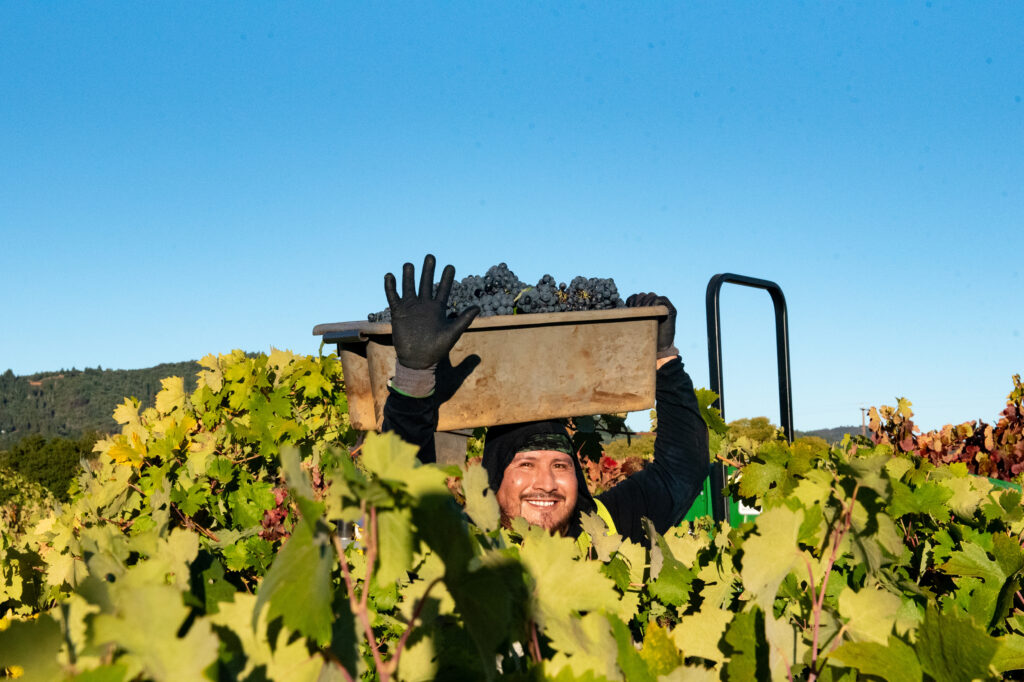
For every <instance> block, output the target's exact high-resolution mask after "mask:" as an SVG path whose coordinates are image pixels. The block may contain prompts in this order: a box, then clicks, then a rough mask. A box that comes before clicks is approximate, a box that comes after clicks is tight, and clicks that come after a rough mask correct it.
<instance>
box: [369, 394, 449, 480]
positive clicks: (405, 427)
mask: <svg viewBox="0 0 1024 682" xmlns="http://www.w3.org/2000/svg"><path fill="white" fill-rule="evenodd" d="M436 430H437V400H436V399H435V397H434V396H429V397H427V398H412V397H410V396H407V395H402V394H401V393H399V392H397V391H396V390H395V389H393V388H390V387H389V388H388V399H387V400H386V401H385V402H384V423H383V425H382V426H381V431H394V432H395V433H397V434H398V435H399V437H400V438H401V439H402V440H404V441H405V442H407V443H412V444H413V445H417V446H419V448H420V452H419V458H420V461H421V462H423V463H424V464H431V463H433V462H435V461H437V454H436V452H435V451H434V431H436Z"/></svg>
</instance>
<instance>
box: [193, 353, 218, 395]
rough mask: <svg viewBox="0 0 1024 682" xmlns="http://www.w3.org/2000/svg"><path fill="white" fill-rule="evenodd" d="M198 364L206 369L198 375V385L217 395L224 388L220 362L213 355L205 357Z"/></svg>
mask: <svg viewBox="0 0 1024 682" xmlns="http://www.w3.org/2000/svg"><path fill="white" fill-rule="evenodd" d="M199 364H200V365H202V366H203V367H205V368H206V370H205V371H200V372H199V373H198V377H199V384H200V385H203V384H206V385H207V386H208V387H209V388H210V390H211V391H213V392H214V393H217V392H218V391H220V389H221V388H223V387H224V372H223V371H221V368H220V361H219V360H218V359H217V357H215V356H214V355H213V354H210V355H207V356H206V357H204V358H203V359H202V360H200V361H199Z"/></svg>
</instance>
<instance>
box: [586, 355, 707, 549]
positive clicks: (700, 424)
mask: <svg viewBox="0 0 1024 682" xmlns="http://www.w3.org/2000/svg"><path fill="white" fill-rule="evenodd" d="M655 400H656V405H655V409H657V411H658V433H657V436H656V437H655V440H654V461H653V462H651V463H649V464H648V465H647V466H646V467H645V468H644V469H643V471H639V472H637V473H635V474H633V475H632V476H630V477H629V478H627V479H626V480H624V481H622V482H621V483H619V484H618V485H616V486H615V487H613V488H612V489H611V490H608V491H606V492H604V493H602V494H601V495H599V496H598V499H599V500H601V502H602V503H604V505H605V506H606V507H607V508H608V511H609V512H610V513H611V516H612V519H613V520H614V521H615V526H616V530H617V531H618V532H619V533H620V534H621V535H623V536H624V537H627V538H629V539H630V540H632V541H634V542H642V543H644V544H646V543H647V540H646V536H645V533H644V530H643V526H642V524H641V519H642V518H643V517H647V518H649V519H650V520H651V521H653V522H654V527H655V528H656V529H657V531H658V532H659V533H664V532H665V531H667V530H668V529H669V528H671V527H672V526H674V525H676V524H678V523H679V522H680V521H681V520H682V518H683V516H685V515H686V512H687V511H688V510H689V509H690V506H691V505H692V504H693V501H694V500H695V499H697V495H698V494H700V491H701V489H702V487H703V486H704V479H705V477H707V475H708V471H709V468H710V461H709V455H708V431H707V426H706V425H705V424H704V419H703V418H702V417H701V416H700V408H698V407H697V396H696V395H694V393H693V382H692V381H691V380H690V377H689V375H688V374H687V373H686V370H684V369H683V362H682V360H680V359H679V358H675V359H673V360H670V361H669V362H667V363H665V364H664V365H663V366H662V367H661V369H659V370H658V377H657V383H656V388H655Z"/></svg>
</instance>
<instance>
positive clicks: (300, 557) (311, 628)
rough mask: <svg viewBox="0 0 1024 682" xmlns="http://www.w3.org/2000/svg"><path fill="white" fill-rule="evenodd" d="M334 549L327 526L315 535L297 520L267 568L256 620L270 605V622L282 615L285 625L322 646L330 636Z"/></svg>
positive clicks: (268, 610) (257, 603) (268, 616)
mask: <svg viewBox="0 0 1024 682" xmlns="http://www.w3.org/2000/svg"><path fill="white" fill-rule="evenodd" d="M332 565H333V549H332V547H331V543H330V540H329V538H328V534H327V532H326V531H325V530H322V529H318V530H317V533H316V534H315V535H314V533H313V529H312V528H311V527H310V524H307V523H297V524H295V528H294V530H293V531H292V535H291V537H290V538H288V540H287V541H285V543H284V546H283V547H281V551H280V552H279V553H278V555H277V557H276V558H275V559H274V563H273V564H271V566H270V570H268V571H267V575H266V577H265V578H264V579H263V583H262V584H261V585H260V589H259V592H258V594H257V600H256V608H255V611H254V612H253V624H254V627H255V623H256V622H257V619H258V618H259V615H260V612H261V610H262V609H263V607H264V606H266V607H267V622H270V621H272V620H274V617H275V616H281V617H282V618H283V620H284V625H285V626H286V627H288V628H290V629H292V630H295V631H297V632H299V633H301V634H303V635H305V636H306V637H309V638H311V639H313V640H315V641H316V642H317V644H318V645H320V646H323V645H325V644H327V642H329V641H330V638H331V620H332V616H331V595H332V593H333V589H332V585H331V567H332Z"/></svg>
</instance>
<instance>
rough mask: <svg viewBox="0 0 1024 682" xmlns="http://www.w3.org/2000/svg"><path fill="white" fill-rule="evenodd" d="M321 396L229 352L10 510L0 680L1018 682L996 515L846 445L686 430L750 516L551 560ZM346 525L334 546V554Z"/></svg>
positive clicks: (445, 474)
mask: <svg viewBox="0 0 1024 682" xmlns="http://www.w3.org/2000/svg"><path fill="white" fill-rule="evenodd" d="M341 380H342V377H341V375H340V365H339V363H338V361H337V359H336V358H334V357H333V356H327V357H305V356H295V355H292V354H285V353H281V352H279V351H275V352H274V353H272V354H271V355H270V356H266V355H263V356H257V357H252V358H248V357H246V356H245V355H244V354H232V355H229V356H220V357H210V358H207V359H206V360H205V361H204V370H203V374H202V376H201V377H200V379H199V382H198V387H197V389H196V391H194V392H192V393H185V392H184V391H183V390H181V386H182V384H181V383H180V379H168V380H167V381H166V382H165V384H164V390H163V391H162V392H161V394H160V396H158V399H157V404H156V406H155V407H154V408H150V409H148V410H143V411H139V410H138V408H137V404H135V403H133V402H132V401H130V400H129V401H126V402H125V403H124V404H122V405H121V406H119V407H118V408H117V410H116V412H115V414H116V415H117V418H118V419H119V421H120V423H121V424H122V430H121V433H120V434H117V435H115V436H114V437H111V438H109V439H107V440H106V441H103V442H101V443H100V445H99V447H98V450H99V452H98V453H97V455H98V456H97V458H96V460H95V461H94V462H92V463H89V468H88V469H87V470H83V471H82V473H81V474H80V476H79V478H78V480H77V482H76V483H75V484H74V485H73V486H72V490H71V493H70V496H71V500H70V502H68V503H66V504H61V503H60V502H58V501H56V500H54V499H52V498H49V497H47V496H46V495H40V494H38V491H36V493H35V494H32V495H30V496H29V497H28V498H25V499H20V500H19V501H18V504H20V505H21V506H19V508H18V513H19V517H18V520H17V523H16V524H15V525H14V526H7V527H5V528H4V532H3V533H2V534H0V550H2V554H0V609H2V612H0V674H2V675H6V676H8V677H13V676H21V675H23V676H24V677H25V678H26V679H54V680H60V679H73V678H76V677H81V678H82V679H86V678H87V679H104V680H121V681H124V680H150V679H153V680H214V679H241V680H253V679H268V680H300V681H301V680H309V681H310V682H312V681H313V680H320V679H344V680H356V679H362V680H374V679H377V680H385V679H395V680H419V679H438V678H446V679H452V678H459V679H497V678H499V677H513V678H518V679H545V678H555V679H563V680H575V679H601V678H604V679H609V680H623V679H628V680H656V679H659V678H664V677H670V678H682V679H689V678H695V679H816V680H824V679H832V680H839V679H843V680H857V679H865V680H867V679H890V680H923V679H935V680H952V679H997V678H999V677H1004V678H1005V677H1009V678H1017V679H1019V677H1020V672H1021V670H1022V669H1024V599H1022V598H1021V597H1020V591H1021V586H1022V581H1024V550H1022V548H1021V541H1020V538H1021V537H1022V535H1024V506H1022V503H1021V492H1020V491H1019V490H1016V489H1004V488H1000V487H997V486H995V485H994V484H993V483H992V482H991V481H989V480H988V479H986V478H983V477H979V476H973V475H971V474H969V472H968V467H967V465H966V463H964V462H962V461H957V462H953V463H952V464H943V463H934V462H932V461H929V460H928V459H924V458H921V457H918V456H917V455H915V454H912V453H907V452H901V451H899V449H898V448H897V447H895V446H894V444H891V443H877V444H872V445H859V444H854V443H852V442H851V441H850V440H849V439H847V440H846V441H844V442H842V443H839V444H837V445H833V446H830V447H821V448H811V447H803V446H801V445H800V444H793V445H791V444H789V443H787V442H786V441H785V440H779V439H770V440H767V441H765V442H761V443H751V442H750V441H749V439H746V440H745V442H744V443H742V444H738V443H737V442H736V440H735V439H734V437H733V436H732V435H731V434H730V433H729V430H728V427H727V426H726V425H725V424H724V423H722V422H721V420H720V417H718V418H716V417H717V415H715V414H714V413H713V411H708V412H707V413H706V418H707V420H708V422H709V424H713V426H714V432H715V434H716V438H715V439H713V440H712V449H713V451H714V452H713V454H717V455H719V456H722V455H723V454H724V455H728V454H729V453H735V452H736V450H737V448H738V447H739V448H741V449H742V450H743V453H744V456H743V457H742V458H739V459H738V460H737V462H738V463H739V464H741V466H742V476H740V477H738V478H736V479H733V480H732V482H731V483H730V484H729V485H730V493H731V494H732V495H734V496H737V497H741V498H743V499H745V500H747V502H748V503H750V504H752V505H756V506H758V507H760V508H761V510H762V513H761V514H760V515H759V516H757V517H756V518H755V519H754V520H752V521H749V522H746V523H743V524H741V525H739V526H737V527H735V528H729V527H728V526H725V525H719V526H715V525H714V524H712V523H710V522H706V520H705V521H702V522H701V523H699V524H695V525H692V526H691V525H690V524H686V523H684V524H682V525H681V526H680V527H678V528H673V529H671V530H670V531H669V532H667V533H666V534H665V535H659V534H657V533H656V532H655V531H654V530H653V529H649V531H648V532H649V536H650V548H645V547H644V546H641V545H638V544H635V543H632V542H630V541H628V540H625V539H623V538H621V537H620V536H618V535H614V534H609V533H608V530H607V528H606V527H605V526H604V523H603V522H602V521H601V520H600V518H599V517H597V516H596V515H591V516H587V517H586V518H585V519H584V523H583V527H584V530H585V531H586V538H585V539H584V540H583V541H580V542H577V541H574V540H573V539H571V538H565V537H560V536H551V535H549V534H548V533H547V532H546V531H544V530H543V529H538V528H531V527H529V526H527V525H526V524H525V523H524V522H522V520H513V521H512V522H511V523H510V524H509V525H508V526H507V527H506V526H504V525H502V523H501V517H500V513H499V508H498V505H497V502H496V500H495V498H494V493H493V492H492V491H491V490H490V488H489V487H488V485H487V475H486V473H485V472H484V470H483V469H482V467H481V466H480V465H479V464H478V463H476V462H467V463H466V465H465V466H463V467H459V468H448V469H442V468H440V467H437V466H435V465H421V464H420V463H419V462H418V460H417V458H416V454H417V453H416V449H415V447H413V446H410V445H408V444H405V443H402V442H401V441H400V440H399V439H398V438H397V437H395V436H394V435H390V434H385V435H382V436H379V435H375V434H366V435H365V437H363V436H362V435H360V434H354V433H353V432H351V431H350V430H349V429H348V428H347V426H346V421H345V415H344V403H343V400H344V398H343V395H344V394H343V391H342V385H341ZM702 396H703V397H704V398H712V397H713V396H709V395H707V394H704V393H702ZM705 402H707V401H706V400H704V401H702V405H703V404H704V403H705ZM1012 416H1013V415H1010V417H1012ZM906 418H908V419H909V417H906ZM1007 423H1008V424H1011V423H1012V420H1011V421H1008V422H1007ZM575 427H576V429H577V430H578V432H580V433H583V432H585V431H587V430H589V429H591V425H590V424H589V423H587V420H586V419H582V418H581V419H579V420H575ZM1004 432H1006V433H1009V431H1007V430H1004ZM1010 435H1012V434H1010ZM993 437H994V438H995V436H993ZM740 460H741V461H740ZM600 464H602V465H605V464H608V463H607V462H603V461H602V462H601V463H600ZM450 477H454V478H455V479H458V486H457V487H458V489H459V491H460V497H461V499H462V503H463V504H462V506H460V505H459V504H457V503H456V501H455V499H454V498H453V497H452V495H451V492H450V491H449V487H448V484H449V482H450V481H449V478H450ZM0 518H2V519H10V518H12V517H10V516H0ZM353 522H355V523H357V524H359V525H360V526H361V528H362V530H361V532H359V533H357V534H356V539H355V540H354V541H349V540H348V539H347V536H345V537H343V536H342V534H341V532H340V531H341V529H342V528H346V527H348V526H349V524H351V523H353ZM261 534H262V535H261Z"/></svg>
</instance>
